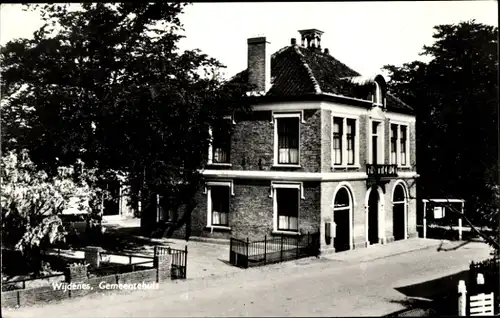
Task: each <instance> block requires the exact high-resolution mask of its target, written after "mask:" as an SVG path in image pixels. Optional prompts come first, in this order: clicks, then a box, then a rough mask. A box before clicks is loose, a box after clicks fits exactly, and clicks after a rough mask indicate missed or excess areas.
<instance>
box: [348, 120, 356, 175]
mask: <svg viewBox="0 0 500 318" xmlns="http://www.w3.org/2000/svg"><path fill="white" fill-rule="evenodd" d="M355 136H356V121H355V120H354V119H347V164H348V165H353V164H354V162H355V160H354V153H355V150H354V143H355V141H354V140H355Z"/></svg>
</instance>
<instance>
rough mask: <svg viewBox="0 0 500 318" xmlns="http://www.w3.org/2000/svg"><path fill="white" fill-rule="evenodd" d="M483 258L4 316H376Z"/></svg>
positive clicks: (446, 253)
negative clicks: (408, 291) (410, 291)
mask: <svg viewBox="0 0 500 318" xmlns="http://www.w3.org/2000/svg"><path fill="white" fill-rule="evenodd" d="M385 247H389V245H387V246H385ZM454 247H455V248H454ZM457 247H458V248H457ZM339 254H340V253H339ZM488 256H489V247H488V246H487V245H486V244H485V243H477V242H476V243H474V242H471V243H466V244H464V243H463V242H462V243H460V242H446V244H444V245H443V246H441V248H438V247H437V246H433V247H431V248H427V249H421V250H417V251H413V252H410V253H403V254H399V255H394V256H390V257H383V258H378V259H373V260H369V261H364V260H355V259H351V260H349V259H347V260H342V259H335V258H332V259H320V260H316V259H312V260H310V259H307V260H301V261H297V262H290V263H283V264H279V265H276V266H270V267H261V268H254V269H249V270H246V271H245V272H238V273H233V274H230V275H227V276H223V277H208V278H204V279H201V278H199V279H194V280H189V279H188V280H187V281H183V282H176V283H175V282H174V283H164V284H161V287H160V289H159V290H146V291H134V292H128V293H127V292H121V293H112V294H106V295H100V294H94V295H92V296H90V297H85V298H77V299H70V300H67V301H64V302H62V303H55V304H48V305H45V306H40V307H26V308H20V309H18V310H5V309H4V312H3V315H4V317H13V318H14V317H23V318H28V317H195V316H197V317H220V316H226V317H227V316H233V317H235V316H238V317H243V316H254V317H255V316H351V317H352V316H381V315H385V314H389V313H392V312H395V311H398V310H401V309H404V308H405V307H404V306H403V305H402V304H400V303H398V301H402V300H405V299H407V297H406V296H405V295H404V294H402V293H401V292H399V291H397V290H396V289H395V288H397V287H403V286H408V285H413V284H418V283H423V282H425V281H429V280H433V279H437V278H441V277H444V276H448V275H451V274H455V273H457V272H460V271H463V270H466V269H468V264H469V262H470V261H471V260H482V259H485V258H488ZM188 273H189V272H188ZM456 283H458V282H456ZM434 292H439V291H438V290H437V289H436V290H434Z"/></svg>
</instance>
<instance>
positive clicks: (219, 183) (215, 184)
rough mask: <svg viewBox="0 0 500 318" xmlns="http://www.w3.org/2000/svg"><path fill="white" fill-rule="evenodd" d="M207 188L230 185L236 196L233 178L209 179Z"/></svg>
mask: <svg viewBox="0 0 500 318" xmlns="http://www.w3.org/2000/svg"><path fill="white" fill-rule="evenodd" d="M205 185H206V187H205V189H206V188H209V187H229V188H230V190H231V195H232V196H234V183H233V180H217V181H207V182H206V183H205Z"/></svg>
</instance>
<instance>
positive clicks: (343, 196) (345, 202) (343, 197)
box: [333, 187, 351, 211]
mask: <svg viewBox="0 0 500 318" xmlns="http://www.w3.org/2000/svg"><path fill="white" fill-rule="evenodd" d="M350 208H351V195H350V193H349V190H347V189H346V188H345V187H342V188H340V189H339V191H337V194H336V195H335V201H334V205H333V210H334V211H336V210H347V209H350Z"/></svg>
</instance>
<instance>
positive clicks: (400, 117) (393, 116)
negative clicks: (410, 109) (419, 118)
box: [385, 111, 416, 123]
mask: <svg viewBox="0 0 500 318" xmlns="http://www.w3.org/2000/svg"><path fill="white" fill-rule="evenodd" d="M385 116H386V117H387V118H388V119H389V120H390V121H399V122H403V123H415V122H416V117H415V115H409V114H401V113H395V112H392V111H387V112H386V113H385Z"/></svg>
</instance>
